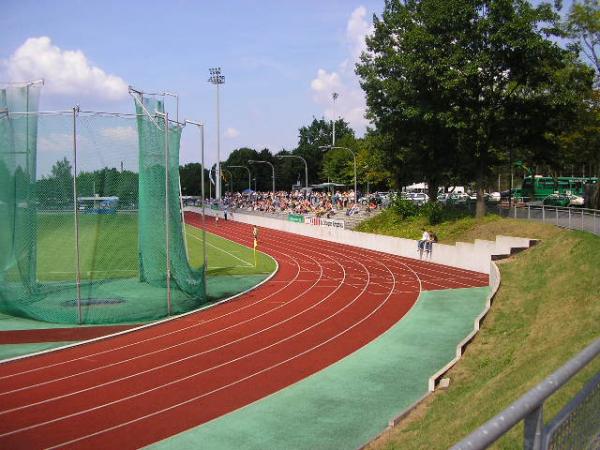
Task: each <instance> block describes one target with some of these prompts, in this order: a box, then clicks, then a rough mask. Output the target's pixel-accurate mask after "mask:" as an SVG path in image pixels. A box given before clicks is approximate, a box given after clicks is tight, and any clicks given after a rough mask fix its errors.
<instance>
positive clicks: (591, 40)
mask: <svg viewBox="0 0 600 450" xmlns="http://www.w3.org/2000/svg"><path fill="white" fill-rule="evenodd" d="M564 28H565V30H566V35H567V36H568V37H570V38H571V39H573V40H574V41H575V45H576V46H577V48H578V49H581V51H582V52H583V54H584V55H585V57H586V59H587V60H588V62H589V63H590V64H591V65H592V67H593V68H594V69H595V75H596V76H595V87H596V91H595V92H594V94H593V95H592V98H591V100H590V101H589V102H587V106H588V107H587V108H585V109H584V111H583V117H582V120H581V124H582V127H581V130H577V131H575V132H574V133H571V134H570V135H567V136H564V138H563V144H565V145H566V147H567V149H570V150H571V152H570V153H571V154H573V153H574V152H573V150H575V153H576V154H583V155H585V158H586V163H587V165H588V166H594V165H595V167H596V175H597V176H599V177H600V145H599V144H600V92H599V91H600V4H599V3H598V1H597V0H583V2H577V1H574V2H573V4H572V5H571V9H570V11H569V14H568V16H567V20H566V23H565V24H564ZM582 150H583V151H582ZM592 207H594V208H600V187H598V186H596V192H595V195H594V198H593V199H592Z"/></svg>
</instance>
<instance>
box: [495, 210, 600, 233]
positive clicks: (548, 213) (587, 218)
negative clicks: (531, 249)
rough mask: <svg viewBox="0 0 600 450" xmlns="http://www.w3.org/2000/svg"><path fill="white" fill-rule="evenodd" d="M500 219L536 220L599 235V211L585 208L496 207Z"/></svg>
mask: <svg viewBox="0 0 600 450" xmlns="http://www.w3.org/2000/svg"><path fill="white" fill-rule="evenodd" d="M498 213H499V215H501V216H502V217H512V218H514V219H529V220H538V221H540V222H543V223H550V224H553V225H556V226H559V227H563V228H569V229H571V230H580V231H587V232H589V233H594V234H597V235H600V211H599V210H597V209H586V208H563V207H559V206H544V205H524V206H513V207H511V208H503V207H500V206H499V207H498Z"/></svg>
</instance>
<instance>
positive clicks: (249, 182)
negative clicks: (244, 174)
mask: <svg viewBox="0 0 600 450" xmlns="http://www.w3.org/2000/svg"><path fill="white" fill-rule="evenodd" d="M227 168H229V169H246V170H247V171H248V190H249V191H251V190H252V184H251V183H252V181H251V176H252V175H251V174H250V169H249V168H248V167H246V166H227Z"/></svg>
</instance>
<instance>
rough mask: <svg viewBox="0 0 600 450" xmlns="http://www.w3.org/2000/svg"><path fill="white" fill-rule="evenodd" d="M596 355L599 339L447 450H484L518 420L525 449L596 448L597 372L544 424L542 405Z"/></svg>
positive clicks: (599, 431) (599, 442) (599, 444)
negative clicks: (522, 426) (522, 422)
mask: <svg viewBox="0 0 600 450" xmlns="http://www.w3.org/2000/svg"><path fill="white" fill-rule="evenodd" d="M598 355H600V339H597V340H596V341H594V342H593V343H592V344H590V345H589V346H588V347H586V348H585V349H584V350H583V351H582V352H581V353H579V354H578V355H577V356H575V357H574V358H572V359H571V360H569V361H568V362H567V363H566V364H565V365H564V366H562V367H561V368H560V369H558V370H557V371H556V372H554V373H553V374H552V375H550V376H549V377H548V378H546V379H545V380H544V381H542V382H541V383H540V384H538V385H537V386H536V387H534V388H533V389H531V390H530V391H529V392H528V393H527V394H525V395H524V396H523V397H521V398H520V399H518V400H517V401H516V402H514V403H513V404H512V405H510V406H509V407H508V408H506V409H505V410H504V411H502V412H501V413H500V414H498V415H496V416H495V417H494V418H492V419H491V420H489V421H488V422H486V423H485V424H484V425H482V426H481V427H480V428H479V429H477V430H476V431H474V432H473V433H471V434H470V435H469V436H467V437H466V438H465V439H463V440H462V441H460V442H459V443H458V444H456V445H454V446H453V447H452V449H451V450H480V449H485V448H487V447H488V446H489V445H491V444H492V443H494V442H495V441H497V440H498V439H499V438H500V437H502V436H503V435H504V434H506V433H507V432H508V431H509V430H511V429H512V428H513V427H514V426H515V425H517V424H518V423H519V422H521V421H524V425H525V427H524V435H523V448H524V449H526V450H545V449H563V448H564V449H582V450H583V449H597V448H600V373H598V374H596V376H594V377H593V378H592V380H590V381H589V382H588V383H587V385H586V386H585V387H584V388H583V389H582V390H581V391H580V392H579V394H577V396H576V397H575V398H573V400H571V402H569V403H568V404H567V405H566V406H565V407H564V408H563V409H562V410H561V411H560V412H559V413H558V415H557V416H556V417H555V418H554V419H553V420H552V421H551V422H550V423H549V424H548V425H544V412H543V411H544V402H545V401H546V400H547V399H548V398H549V397H550V396H551V395H552V394H553V393H554V392H556V391H557V390H558V389H560V388H561V387H562V386H564V385H565V384H566V383H567V382H568V381H569V380H570V379H571V378H572V377H573V376H574V375H576V374H577V373H578V372H579V371H580V370H582V369H583V368H584V367H585V366H586V365H587V364H589V363H590V362H591V361H593V360H594V359H595V358H596V357H598Z"/></svg>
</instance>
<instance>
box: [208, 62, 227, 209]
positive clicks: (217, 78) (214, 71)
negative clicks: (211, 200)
mask: <svg viewBox="0 0 600 450" xmlns="http://www.w3.org/2000/svg"><path fill="white" fill-rule="evenodd" d="M208 71H209V72H210V78H209V79H208V81H209V83H212V84H214V85H215V86H216V87H217V171H216V172H217V173H216V174H215V175H216V177H215V178H216V179H217V180H219V182H218V183H217V184H216V192H215V197H216V198H217V200H218V201H220V200H221V114H220V110H219V85H221V84H225V76H224V75H221V68H220V67H213V68H211V69H208Z"/></svg>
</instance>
